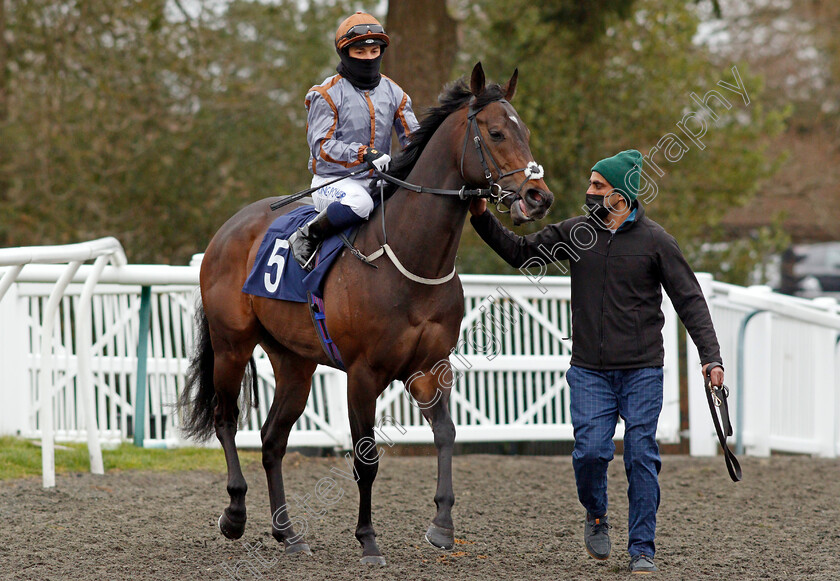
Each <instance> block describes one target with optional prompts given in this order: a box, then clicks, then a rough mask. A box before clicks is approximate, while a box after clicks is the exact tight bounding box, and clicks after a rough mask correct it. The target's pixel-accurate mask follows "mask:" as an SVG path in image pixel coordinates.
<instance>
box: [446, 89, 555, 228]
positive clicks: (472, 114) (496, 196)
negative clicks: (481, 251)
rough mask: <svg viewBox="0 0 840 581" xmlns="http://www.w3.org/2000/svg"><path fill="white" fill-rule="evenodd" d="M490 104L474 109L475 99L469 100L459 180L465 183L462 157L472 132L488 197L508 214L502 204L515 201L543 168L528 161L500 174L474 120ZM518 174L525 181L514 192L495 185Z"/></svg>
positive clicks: (504, 102) (500, 169) (540, 176)
mask: <svg viewBox="0 0 840 581" xmlns="http://www.w3.org/2000/svg"><path fill="white" fill-rule="evenodd" d="M490 103H500V104H502V105H505V104H507V103H508V101H507V100H506V99H499V100H498V101H491V102H490ZM490 103H486V104H485V105H484V106H482V107H476V106H475V105H476V98H475V97H473V98H472V99H470V103H469V109H468V111H467V131H466V132H465V133H464V147H463V149H462V150H461V168H460V171H461V178H463V179H464V181H466V178H464V157H466V154H467V143H469V140H470V131H472V132H473V133H475V137H473V144H474V145H475V151H476V153H477V154H478V159H479V161H480V162H481V167H482V169H483V170H484V179H486V180H487V182H488V183H489V184H490V191H491V196H489V197H490V199H491V201H492V202H493V203H494V204H496V210H498V211H499V212H505V211H507V212H510V210H504V209H503V208H502V207H500V206H501V204H502V202H503V201H504V200H505V199H506V198H507V197H509V196H513V197H514V199H516V196H518V195H519V193H520V192H521V191H522V188H523V187H525V184H526V183H528V182H529V181H530V180H538V179H540V178H542V177H543V176H544V175H545V172H544V171H543V167H542V166H541V165H539V164H537V162H536V161H530V162H528V165H526V166H525V167H521V168H519V169H515V170H512V171H509V172H506V173H502V168H501V167H500V166H499V164H498V162H497V161H496V158H495V157H494V156H493V152H492V151H491V150H490V148H489V147H487V145H484V141H483V139H482V135H481V130H480V129H479V127H478V121H477V119H476V118H477V117H478V114H479V113H481V111H482V109H484V107H486V106H487V105H489V104H490ZM485 149H486V150H487V156H488V157H489V158H490V161H492V162H493V167H495V168H496V173H497V174H498V176H499V177H498V178H497V179H496V180H494V179H493V174H492V172H491V171H490V167H489V166H488V165H487V159H486V158H485V157H484V150H485ZM519 172H524V173H525V179H524V180H522V183H520V184H519V187H518V188H517V189H516V191H515V192H511V191H505V190H503V189H502V186H501V185H500V184H499V183H497V182H498V181H501V180H502V179H504V178H506V177H508V176H512V175H514V174H518V173H519Z"/></svg>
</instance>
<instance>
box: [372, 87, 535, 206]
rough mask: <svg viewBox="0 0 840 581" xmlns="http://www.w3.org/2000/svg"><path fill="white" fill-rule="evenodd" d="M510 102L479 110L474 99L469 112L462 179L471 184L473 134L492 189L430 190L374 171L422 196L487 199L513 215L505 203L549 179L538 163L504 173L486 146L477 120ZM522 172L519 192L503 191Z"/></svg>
mask: <svg viewBox="0 0 840 581" xmlns="http://www.w3.org/2000/svg"><path fill="white" fill-rule="evenodd" d="M507 102H508V101H507V100H505V99H497V100H495V101H490V102H488V103H485V104H484V105H482V106H481V107H476V106H475V105H476V98H475V97H472V99H470V103H469V109H468V110H467V130H466V131H465V132H464V147H463V148H462V149H461V163H460V172H461V179H463V180H464V182H466V181H467V180H466V178H465V177H464V158H465V157H466V155H467V144H468V143H469V142H470V134H471V133H474V134H475V136H474V137H473V144H474V145H475V150H476V153H477V154H478V159H479V161H480V162H481V167H482V169H483V170H484V179H486V180H487V183H488V186H489V187H487V188H477V189H469V190H468V189H467V187H466V186H464V187H462V188H461V189H460V190H446V189H439V188H427V187H425V186H418V185H415V184H411V183H408V182H406V181H403V180H401V179H398V178H395V177H394V176H390V175H388V174H386V173H384V172H381V171H379V170H374V171H375V172H376V174H377V175H378V176H379V177H380V178H381V179H382V180H384V181H386V182H388V183H391V184H393V185H395V186H399V187H401V188H405V189H407V190H410V191H412V192H417V193H422V194H435V195H439V196H458V197H459V198H460V199H462V200H466V199H467V198H487V199H489V200H490V201H491V202H492V203H493V204H495V205H496V210H498V211H499V212H501V213H505V212H510V210H506V209H504V207H503V206H502V202H504V201H505V200H506V199H507V198H508V197H510V196H513V197H514V199H516V196H518V195H519V194H520V192H521V191H522V188H523V187H525V184H526V183H528V182H529V181H530V180H538V179H541V178H542V177H543V176H544V175H545V172H544V171H543V167H542V166H541V165H539V164H537V162H536V161H530V162H528V165H526V166H525V167H522V168H519V169H515V170H512V171H509V172H502V168H501V167H500V166H499V164H498V162H497V161H496V158H495V157H494V156H493V152H492V151H491V150H490V148H489V147H487V145H486V144H484V140H483V139H482V134H481V129H479V127H478V121H477V120H476V117H477V116H478V114H479V113H481V111H482V110H483V109H484V107H486V106H487V105H489V104H490V103H500V104H506V103H507ZM485 150H486V151H487V157H489V158H490V161H491V162H492V163H493V167H494V168H495V169H496V173H497V174H498V177H497V178H496V179H495V180H494V179H493V173H492V172H491V171H490V166H489V165H487V157H485V155H484V152H485ZM519 172H524V173H525V179H524V180H522V182H521V183H520V184H519V187H518V188H517V190H516V191H515V192H512V191H508V190H504V189H503V188H502V185H501V184H499V183H498V182H499V181H500V180H502V179H504V178H506V177H508V176H512V175H514V174H517V173H519Z"/></svg>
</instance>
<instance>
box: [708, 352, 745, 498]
mask: <svg viewBox="0 0 840 581" xmlns="http://www.w3.org/2000/svg"><path fill="white" fill-rule="evenodd" d="M715 367H720V368H723V365H721V364H720V363H716V362H714V363H709V366H708V367H707V368H706V376H705V378H704V380H705V381H704V382H705V388H706V389H705V391H706V400H707V401H708V402H709V410H710V411H711V412H712V421H713V422H714V424H715V432H717V437H718V441H719V442H720V447H721V449H722V450H723V457H724V458H725V459H726V469H727V471H729V477H730V478H731V479H732V482H738V481H739V480H741V465H740V464H739V463H738V459H737V458H736V457H735V454H733V453H732V450H730V449H729V446H727V445H726V437H727V436H731V435H732V422H730V420H729V406H728V405H727V403H726V398H727V397H728V396H729V388H728V387H726V386H725V385H721V386H720V387H714V386H712V369H714V368H715ZM718 409H719V410H720V418H719V419H718V412H717V411H716V410H718Z"/></svg>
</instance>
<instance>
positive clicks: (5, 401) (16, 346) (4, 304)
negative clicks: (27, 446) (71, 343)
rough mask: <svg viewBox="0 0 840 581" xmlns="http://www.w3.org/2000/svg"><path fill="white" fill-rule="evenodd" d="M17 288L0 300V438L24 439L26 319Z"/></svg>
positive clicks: (28, 400)
mask: <svg viewBox="0 0 840 581" xmlns="http://www.w3.org/2000/svg"><path fill="white" fill-rule="evenodd" d="M17 291H18V285H16V284H12V285H11V286H9V287H8V292H6V295H5V297H3V298H0V371H2V378H3V385H2V386H0V435H11V436H21V435H27V434H28V433H29V432H30V431H31V428H30V426H29V416H30V413H31V408H32V400H31V397H32V395H31V393H30V377H29V375H28V373H27V360H28V358H29V345H28V343H27V321H26V319H27V317H28V316H29V315H28V313H27V312H26V311H25V310H22V309H21V307H22V306H23V305H22V303H21V302H20V300H19V298H18V292H17Z"/></svg>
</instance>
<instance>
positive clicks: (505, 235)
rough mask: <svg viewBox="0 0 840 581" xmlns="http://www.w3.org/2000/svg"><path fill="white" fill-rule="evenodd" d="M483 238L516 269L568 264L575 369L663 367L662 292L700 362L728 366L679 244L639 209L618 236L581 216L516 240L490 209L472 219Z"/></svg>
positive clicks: (525, 270)
mask: <svg viewBox="0 0 840 581" xmlns="http://www.w3.org/2000/svg"><path fill="white" fill-rule="evenodd" d="M470 221H471V223H472V225H473V227H474V228H475V230H476V231H477V232H478V234H479V236H481V238H483V239H484V241H485V242H486V243H487V244H488V245H489V246H490V247H491V248H492V249H493V250H495V251H496V253H497V254H498V255H499V256H501V257H502V258H503V259H505V261H506V262H507V263H508V264H510V265H511V266H512V267H514V268H519V269H521V270H523V272H529V273H534V272H536V270H537V269H538V268H539V266H541V265H545V264H548V263H551V262H555V261H558V260H568V261H569V265H570V268H571V277H572V361H571V363H572V365H576V366H579V367H585V368H587V369H596V370H608V369H635V368H640V367H661V366H662V364H663V358H664V354H665V349H664V347H663V343H662V327H663V326H664V324H665V316H664V315H663V314H662V310H661V304H662V290H661V289H662V287H664V288H665V291H666V292H667V293H668V296H669V297H670V299H671V302H672V303H673V305H674V308H675V309H676V311H677V315H679V317H680V319H681V320H682V322H683V324H684V325H685V328H686V330H687V331H688V334H689V335H690V336H691V339H692V340H693V341H694V343H695V345H697V348H698V351H699V353H700V362H701V363H702V364H704V365H705V364H706V363H709V362H712V361H718V362H720V363H723V361H722V359H721V357H720V347H719V345H718V341H717V336H716V335H715V329H714V327H713V325H712V318H711V316H710V315H709V308H708V306H707V305H706V299H705V298H704V297H703V293H702V291H701V290H700V285H699V283H698V282H697V278H696V277H695V276H694V273H693V272H692V270H691V267H690V266H689V265H688V263H687V262H686V260H685V257H684V256H683V254H682V252H681V251H680V248H679V246H678V245H677V241H676V240H674V237H673V236H671V235H670V234H668V233H667V232H666V231H665V230H664V229H663V228H662V226H660V225H659V224H657V223H656V222H654V221H653V220H651V219H649V218H646V217H645V212H644V208H643V207H642V206H640V205H639V206H637V208H636V219H635V220H634V221H632V222H625V223H624V224H622V227H621V228H619V230H618V231H617V232H615V233H614V234H613V233H611V232H610V231H609V230H607V229H606V228H604V227H603V226H602V225H601V224H600V223H599V222H598V221H596V220H594V219H593V218H589V217H586V216H578V217H575V218H570V219H569V220H564V221H562V222H559V223H557V224H551V225H550V226H546V227H545V228H543V229H542V230H540V231H539V232H535V233H534V234H530V235H528V236H518V235H516V234H514V233H513V232H511V231H510V230H508V229H507V228H505V227H504V226H502V225H501V224H500V223H499V221H498V219H496V217H495V216H494V215H493V214H492V213H491V212H484V213H483V214H482V215H480V216H473V217H472V218H471V220H470Z"/></svg>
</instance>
